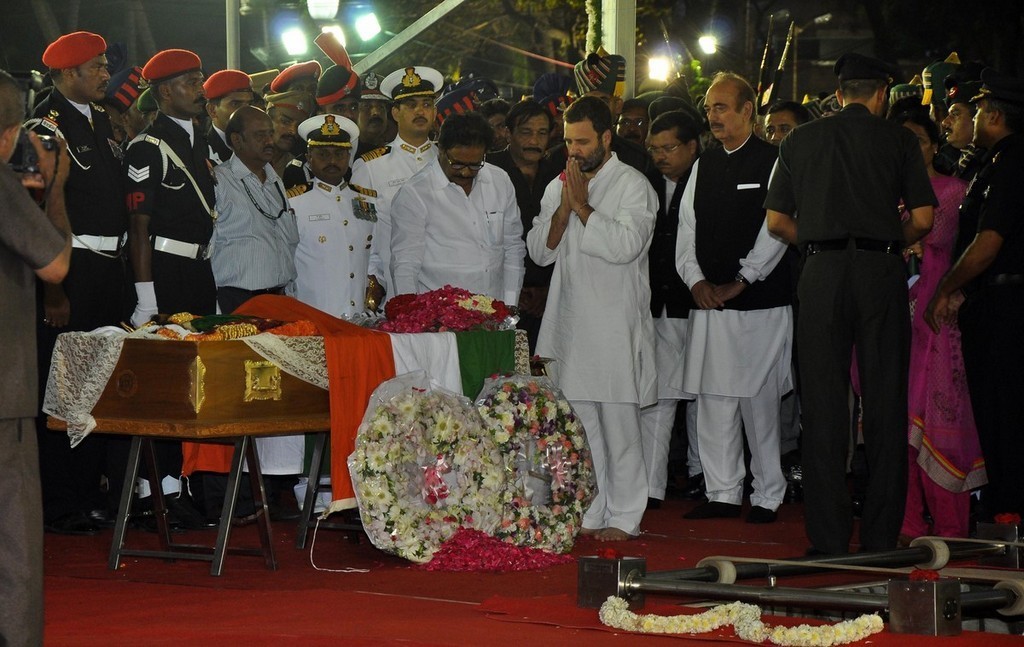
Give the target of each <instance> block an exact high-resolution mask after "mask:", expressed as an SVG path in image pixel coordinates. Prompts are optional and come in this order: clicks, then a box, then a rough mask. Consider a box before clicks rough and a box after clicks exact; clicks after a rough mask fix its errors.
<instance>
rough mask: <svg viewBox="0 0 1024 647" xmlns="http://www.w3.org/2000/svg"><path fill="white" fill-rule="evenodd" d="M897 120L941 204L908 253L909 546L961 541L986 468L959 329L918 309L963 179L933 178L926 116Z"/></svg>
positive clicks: (933, 277)
mask: <svg viewBox="0 0 1024 647" xmlns="http://www.w3.org/2000/svg"><path fill="white" fill-rule="evenodd" d="M896 121H897V122H901V123H902V124H903V126H904V127H906V128H908V129H910V130H911V131H912V132H913V133H914V134H915V135H916V136H917V139H918V141H920V142H921V152H922V153H923V154H924V158H925V162H926V165H927V166H928V174H929V176H930V177H931V181H932V188H933V189H934V190H935V195H936V197H937V198H938V200H939V207H938V208H937V209H936V210H935V222H934V224H933V226H932V230H931V233H929V234H928V235H927V236H925V237H924V238H923V239H922V240H921V241H920V242H919V243H917V244H916V245H914V246H913V247H912V248H911V252H912V253H913V254H914V255H916V256H917V257H918V258H919V259H920V275H919V277H918V279H917V281H916V282H915V283H914V284H913V285H912V286H911V288H910V312H911V346H910V385H909V386H910V388H909V409H908V411H909V434H908V442H909V444H910V448H909V450H910V451H909V454H908V459H909V472H908V476H909V481H908V483H907V505H906V512H905V514H904V517H903V527H902V529H901V531H900V539H901V541H902V542H908V541H909V540H910V539H912V538H914V537H919V536H922V535H927V534H934V535H939V536H943V537H966V536H967V533H968V517H969V514H970V496H971V495H970V493H971V490H973V489H975V488H978V487H980V486H982V485H984V484H985V483H986V481H987V479H986V476H985V462H984V460H983V459H982V455H981V446H980V445H979V443H978V432H977V429H976V428H975V426H974V416H973V414H972V412H971V401H970V397H969V395H968V392H967V378H966V375H965V373H964V362H963V356H962V355H961V353H960V330H959V328H957V326H956V324H953V325H948V326H943V328H942V329H941V330H940V331H939V332H938V333H934V332H932V330H931V329H930V328H929V327H928V324H926V323H925V321H924V310H925V306H926V305H927V304H928V300H929V299H931V297H932V294H933V293H934V292H935V288H936V286H937V285H938V283H939V281H940V280H941V279H942V276H943V275H944V274H945V273H946V272H947V271H948V270H949V268H950V265H951V263H952V258H951V257H952V250H953V245H954V243H955V242H956V235H957V225H958V216H959V207H960V202H961V201H962V200H963V198H964V194H965V192H966V188H967V187H966V184H965V183H964V182H963V181H962V180H960V179H958V178H954V177H948V176H944V175H940V174H938V173H937V172H936V171H935V168H934V166H933V165H932V163H931V162H932V160H933V158H934V157H935V154H936V153H937V151H938V147H939V131H938V128H937V127H936V125H935V123H934V122H932V121H931V120H930V119H929V118H928V116H927V114H926V113H925V114H918V113H904V114H902V115H899V116H897V117H896ZM961 301H962V297H961ZM926 511H927V513H928V514H929V515H930V517H931V523H930V524H929V522H928V519H927V518H926V516H925V512H926ZM929 526H930V527H929Z"/></svg>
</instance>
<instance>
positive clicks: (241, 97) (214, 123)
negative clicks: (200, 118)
mask: <svg viewBox="0 0 1024 647" xmlns="http://www.w3.org/2000/svg"><path fill="white" fill-rule="evenodd" d="M203 89H204V90H205V91H206V114H208V115H210V129H209V130H207V131H206V139H207V140H209V142H210V159H212V160H213V162H214V163H215V164H223V163H224V162H226V161H228V160H229V159H231V156H232V155H233V153H232V151H231V147H230V146H229V145H228V140H227V135H225V134H224V130H225V129H226V128H227V127H228V120H229V119H231V115H233V114H235V111H236V110H238V109H239V108H241V107H242V106H248V105H252V103H253V99H254V98H255V93H254V92H253V89H252V79H250V78H249V75H248V74H246V73H245V72H242V71H240V70H221V71H220V72H214V73H213V74H211V75H210V78H208V79H206V82H205V83H203Z"/></svg>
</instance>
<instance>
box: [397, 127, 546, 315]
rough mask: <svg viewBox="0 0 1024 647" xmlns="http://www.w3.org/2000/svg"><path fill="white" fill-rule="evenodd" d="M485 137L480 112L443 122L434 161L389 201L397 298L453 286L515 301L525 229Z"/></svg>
mask: <svg viewBox="0 0 1024 647" xmlns="http://www.w3.org/2000/svg"><path fill="white" fill-rule="evenodd" d="M490 139H491V127H490V124H488V123H487V120H486V119H484V118H483V117H482V116H480V115H479V114H476V113H469V114H463V115H452V116H450V117H448V118H447V119H445V121H444V123H443V124H442V125H441V130H440V132H439V133H438V150H439V152H438V158H437V159H436V160H434V161H433V162H431V163H430V164H429V165H427V166H426V167H425V168H424V169H423V170H421V171H420V172H419V173H417V174H416V175H414V176H412V178H410V179H409V181H407V182H406V183H405V185H404V186H403V187H402V189H401V190H400V191H399V192H398V195H397V196H395V200H394V202H393V203H392V206H391V213H392V214H393V216H394V218H393V221H392V238H391V271H392V276H393V277H394V280H395V290H394V293H395V294H409V293H412V294H422V293H424V292H429V291H431V290H436V289H438V288H443V287H444V286H445V285H453V286H455V287H459V288H463V289H465V290H469V291H470V292H472V293H473V294H483V295H486V296H489V297H491V298H494V299H500V300H502V301H504V302H505V303H506V304H508V305H516V304H517V303H518V301H519V290H520V289H521V288H522V287H523V276H524V275H525V274H526V261H525V258H526V245H525V244H524V243H523V223H522V220H521V219H520V217H519V205H518V204H517V203H516V192H515V187H513V186H512V181H511V180H510V179H509V177H508V174H507V173H505V171H503V170H501V169H500V168H498V167H496V166H493V165H491V164H487V163H486V162H484V155H486V153H487V150H488V148H489V145H490V144H489V142H490Z"/></svg>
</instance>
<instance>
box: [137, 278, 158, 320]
mask: <svg viewBox="0 0 1024 647" xmlns="http://www.w3.org/2000/svg"><path fill="white" fill-rule="evenodd" d="M135 294H136V296H137V301H136V303H135V312H133V313H132V318H131V324H132V325H133V326H135V327H136V328H138V327H139V326H141V325H142V324H144V323H146V322H147V321H149V319H150V317H152V316H153V315H155V314H156V313H157V312H158V310H157V307H156V290H155V289H153V282H152V281H146V282H145V283H136V284H135Z"/></svg>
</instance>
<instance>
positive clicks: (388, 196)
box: [352, 136, 437, 295]
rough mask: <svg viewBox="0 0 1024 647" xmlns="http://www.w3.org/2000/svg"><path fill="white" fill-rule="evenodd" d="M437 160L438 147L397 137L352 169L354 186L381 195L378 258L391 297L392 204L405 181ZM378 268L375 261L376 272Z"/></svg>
mask: <svg viewBox="0 0 1024 647" xmlns="http://www.w3.org/2000/svg"><path fill="white" fill-rule="evenodd" d="M436 158H437V146H435V144H434V142H431V141H428V142H426V143H424V144H422V145H421V146H413V145H412V144H407V143H405V142H404V141H402V138H401V137H400V136H399V137H396V138H395V141H393V142H391V143H390V144H389V145H387V146H382V147H380V148H378V149H376V150H374V151H371V152H369V153H367V154H366V155H363V156H362V157H360V158H359V159H358V160H356V162H355V164H353V165H352V182H353V183H354V184H356V185H358V186H362V187H366V188H369V189H373V190H374V191H375V192H376V193H377V197H376V199H375V205H376V209H377V250H376V251H377V255H379V257H380V265H379V267H380V268H382V269H381V270H380V273H378V272H373V274H375V275H376V276H378V277H381V276H383V277H385V278H384V281H383V282H384V284H385V288H386V289H387V291H388V294H389V295H392V294H394V285H395V282H394V280H393V279H392V277H391V270H390V269H389V268H390V267H391V202H392V201H393V200H394V199H395V195H396V194H397V193H398V190H399V189H401V188H402V185H403V184H405V181H406V180H408V179H409V178H411V177H412V176H413V174H414V173H416V172H417V171H419V170H420V169H421V168H423V167H424V166H426V165H427V164H429V163H430V162H432V161H434V160H435V159H436ZM377 267H378V265H377V263H376V261H374V268H377Z"/></svg>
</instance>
